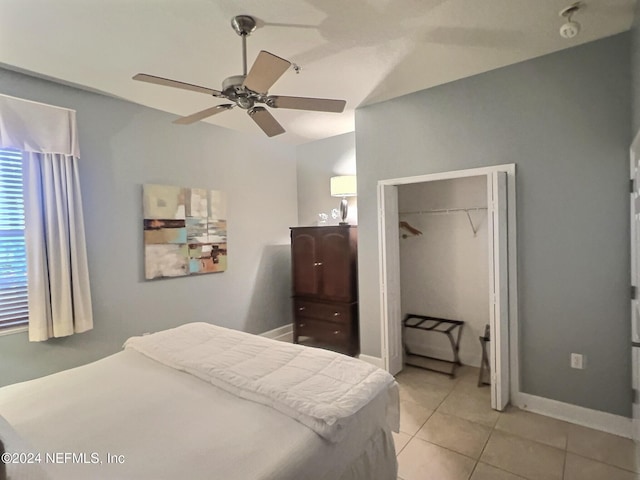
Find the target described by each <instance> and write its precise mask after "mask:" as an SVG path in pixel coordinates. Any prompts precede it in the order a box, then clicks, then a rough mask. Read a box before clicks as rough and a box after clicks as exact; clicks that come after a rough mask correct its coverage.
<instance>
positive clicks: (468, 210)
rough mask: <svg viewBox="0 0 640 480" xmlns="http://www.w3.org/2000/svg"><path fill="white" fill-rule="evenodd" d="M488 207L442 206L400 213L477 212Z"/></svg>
mask: <svg viewBox="0 0 640 480" xmlns="http://www.w3.org/2000/svg"><path fill="white" fill-rule="evenodd" d="M486 209H487V207H470V208H440V209H435V210H415V211H412V212H399V214H400V215H427V214H438V213H440V214H443V213H444V214H446V213H457V212H477V211H480V210H486Z"/></svg>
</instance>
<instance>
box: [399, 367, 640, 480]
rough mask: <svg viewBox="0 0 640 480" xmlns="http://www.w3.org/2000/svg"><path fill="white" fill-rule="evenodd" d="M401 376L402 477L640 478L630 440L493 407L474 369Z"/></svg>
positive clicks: (436, 479)
mask: <svg viewBox="0 0 640 480" xmlns="http://www.w3.org/2000/svg"><path fill="white" fill-rule="evenodd" d="M396 380H397V381H398V383H399V385H400V408H401V417H400V433H398V434H395V433H394V440H395V444H396V453H397V455H398V464H399V468H398V478H399V479H400V480H432V479H433V480H523V479H524V480H632V479H636V480H640V455H639V452H640V450H639V449H638V447H637V446H636V445H635V444H634V443H633V442H632V441H631V440H628V439H626V438H622V437H617V436H615V435H610V434H607V433H603V432H600V431H598V430H592V429H589V428H584V427H581V426H578V425H574V424H571V423H567V422H562V421H559V420H555V419H553V418H549V417H545V416H542V415H536V414H533V413H529V412H525V411H522V410H518V409H516V408H512V407H510V408H508V409H507V411H505V412H502V413H500V412H496V411H495V410H491V407H490V392H489V387H486V386H485V387H481V388H478V387H477V381H478V369H476V368H471V367H462V368H461V369H459V370H458V375H457V378H456V379H453V380H452V379H450V378H449V377H448V376H445V375H441V374H438V373H434V372H429V371H426V370H422V369H419V368H414V367H406V368H405V370H403V371H402V372H401V373H400V374H398V376H397V377H396Z"/></svg>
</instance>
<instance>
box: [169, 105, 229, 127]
mask: <svg viewBox="0 0 640 480" xmlns="http://www.w3.org/2000/svg"><path fill="white" fill-rule="evenodd" d="M233 107H234V105H233V104H231V103H227V104H224V105H216V106H215V107H211V108H207V109H206V110H202V111H201V112H198V113H194V114H193V115H189V116H187V117H181V118H178V119H177V120H174V121H173V123H175V124H177V125H189V124H191V123H195V122H197V121H198V120H202V119H203V118H207V117H210V116H212V115H215V114H216V113H221V112H225V111H227V110H231V109H232V108H233Z"/></svg>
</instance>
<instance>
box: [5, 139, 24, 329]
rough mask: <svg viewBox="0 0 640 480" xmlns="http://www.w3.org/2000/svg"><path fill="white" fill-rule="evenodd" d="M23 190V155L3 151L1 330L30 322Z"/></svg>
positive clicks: (19, 152)
mask: <svg viewBox="0 0 640 480" xmlns="http://www.w3.org/2000/svg"><path fill="white" fill-rule="evenodd" d="M22 191H23V180H22V152H21V151H19V150H12V149H0V329H2V328H7V327H15V326H21V325H26V324H27V322H28V320H29V306H28V303H27V255H26V247H25V241H24V201H23V197H22Z"/></svg>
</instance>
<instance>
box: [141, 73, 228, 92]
mask: <svg viewBox="0 0 640 480" xmlns="http://www.w3.org/2000/svg"><path fill="white" fill-rule="evenodd" d="M133 79H134V80H138V81H140V82H147V83H155V84H156V85H164V86H165V87H175V88H181V89H183V90H191V91H193V92H199V93H206V94H208V95H213V96H214V97H222V92H220V91H218V90H214V89H212V88H207V87H201V86H199V85H192V84H190V83H184V82H178V81H177V80H170V79H168V78H162V77H156V76H154V75H147V74H146V73H138V74H137V75H134V76H133Z"/></svg>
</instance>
